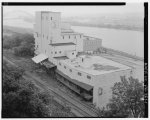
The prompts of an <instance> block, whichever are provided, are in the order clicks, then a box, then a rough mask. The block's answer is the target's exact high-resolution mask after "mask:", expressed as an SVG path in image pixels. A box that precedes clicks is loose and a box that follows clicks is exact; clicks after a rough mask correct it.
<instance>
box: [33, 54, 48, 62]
mask: <svg viewBox="0 0 150 120" xmlns="http://www.w3.org/2000/svg"><path fill="white" fill-rule="evenodd" d="M47 58H48V56H47V55H45V54H39V55H37V56H35V57H33V58H32V60H33V61H34V62H35V63H40V62H42V61H43V60H45V59H47Z"/></svg>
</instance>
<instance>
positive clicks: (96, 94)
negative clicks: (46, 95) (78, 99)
mask: <svg viewBox="0 0 150 120" xmlns="http://www.w3.org/2000/svg"><path fill="white" fill-rule="evenodd" d="M34 37H35V57H34V58H32V60H33V61H34V62H35V63H40V64H43V65H46V66H48V67H49V68H50V69H51V68H53V67H55V68H56V69H54V70H55V73H56V78H57V79H58V80H59V81H60V82H62V83H63V84H64V85H66V86H67V87H69V88H70V89H71V90H73V91H74V92H76V93H77V94H78V95H80V96H82V97H83V98H84V99H85V100H87V101H90V102H91V103H93V104H95V105H96V106H97V107H100V108H101V107H105V106H106V104H107V103H108V102H109V99H110V98H111V96H112V91H111V87H112V86H113V85H114V83H115V82H118V81H120V76H127V77H128V76H130V75H131V74H132V69H131V68H130V67H128V66H125V65H122V64H120V63H117V62H114V61H111V60H108V59H106V58H103V57H100V56H93V55H80V54H79V53H82V52H85V51H95V50H97V49H98V48H100V47H101V46H102V40H101V39H99V38H93V37H90V36H84V35H83V34H82V33H77V32H74V31H73V30H72V29H71V26H70V25H69V24H68V23H62V22H61V13H60V12H49V11H39V12H36V18H35V25H34Z"/></svg>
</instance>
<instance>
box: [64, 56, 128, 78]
mask: <svg viewBox="0 0 150 120" xmlns="http://www.w3.org/2000/svg"><path fill="white" fill-rule="evenodd" d="M81 57H82V58H83V61H81V60H79V59H80V58H81ZM61 62H62V63H63V64H65V65H67V66H69V67H70V68H72V69H75V70H77V71H79V72H83V73H86V74H89V75H101V74H106V73H111V72H118V71H124V70H131V67H128V66H126V65H124V64H120V63H118V62H115V61H112V60H110V59H106V58H104V57H101V56H90V55H87V56H86V57H85V56H82V55H81V56H78V57H77V58H76V59H74V60H70V59H68V60H62V61H61Z"/></svg>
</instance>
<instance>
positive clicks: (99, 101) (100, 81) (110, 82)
mask: <svg viewBox="0 0 150 120" xmlns="http://www.w3.org/2000/svg"><path fill="white" fill-rule="evenodd" d="M124 75H125V76H126V77H127V78H128V77H130V76H131V69H127V70H122V71H118V72H112V73H108V74H103V75H100V76H96V77H95V79H94V80H93V81H94V90H93V103H94V104H96V106H97V107H100V108H102V107H106V105H107V104H108V103H109V100H110V99H111V98H112V89H111V87H113V86H114V83H116V82H120V81H121V78H120V76H124ZM101 88H102V94H99V89H101Z"/></svg>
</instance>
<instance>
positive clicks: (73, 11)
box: [3, 3, 144, 17]
mask: <svg viewBox="0 0 150 120" xmlns="http://www.w3.org/2000/svg"><path fill="white" fill-rule="evenodd" d="M42 10H43V11H53V12H62V14H61V15H62V16H63V17H68V16H81V15H91V14H99V13H131V12H137V13H142V14H143V13H144V4H143V3H127V4H126V5H125V6H4V7H3V12H4V14H5V13H7V12H12V11H25V12H28V13H31V14H33V15H34V13H35V11H42Z"/></svg>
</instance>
